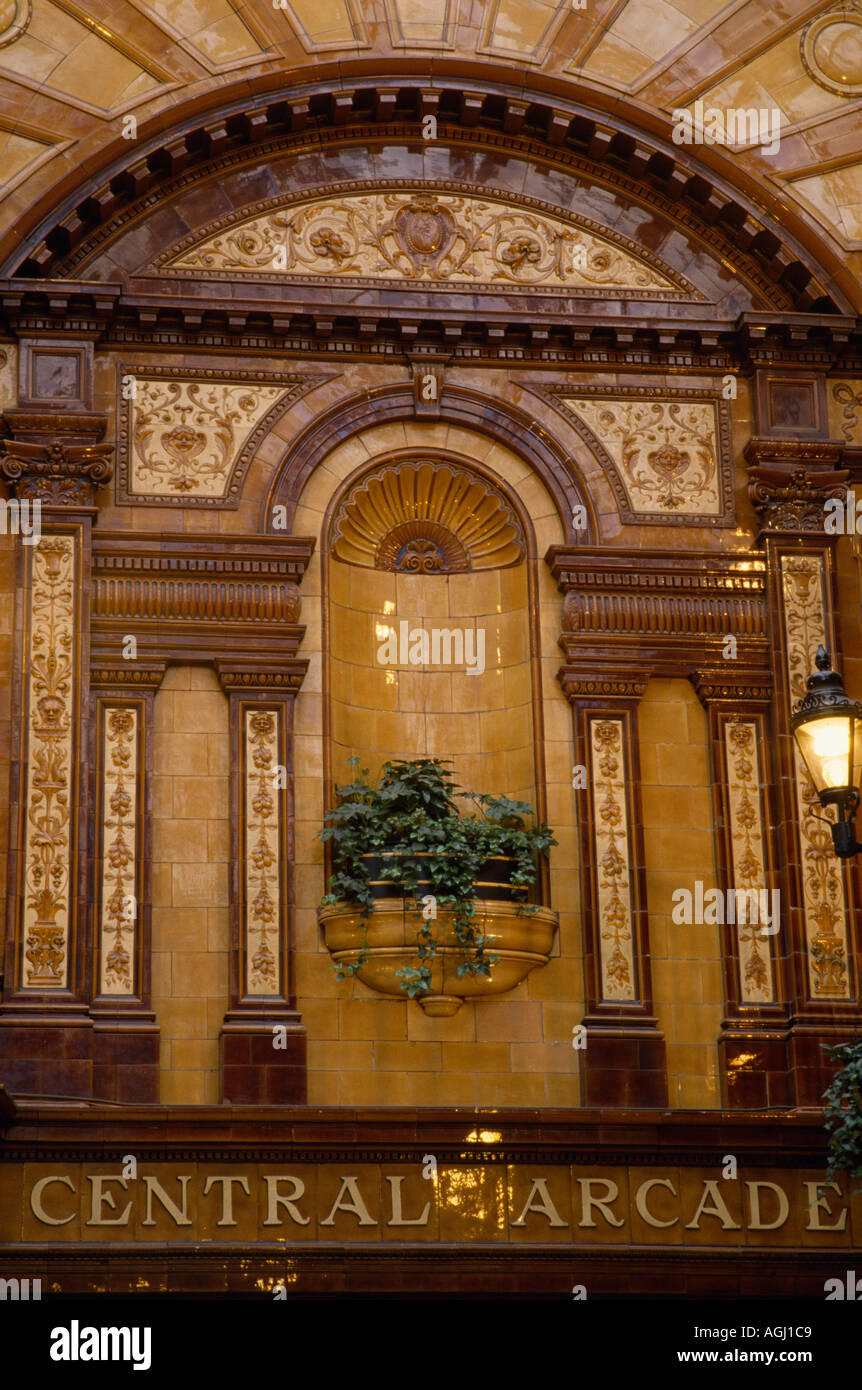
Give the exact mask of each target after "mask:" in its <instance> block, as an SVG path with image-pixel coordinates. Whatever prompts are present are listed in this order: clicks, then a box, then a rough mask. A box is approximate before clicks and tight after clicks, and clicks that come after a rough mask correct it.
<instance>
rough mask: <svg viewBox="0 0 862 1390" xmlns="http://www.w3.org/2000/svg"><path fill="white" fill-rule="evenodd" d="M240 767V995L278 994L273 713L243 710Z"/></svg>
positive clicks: (275, 733) (276, 763)
mask: <svg viewBox="0 0 862 1390" xmlns="http://www.w3.org/2000/svg"><path fill="white" fill-rule="evenodd" d="M245 769H246V785H245V846H244V862H245V911H246V958H245V992H246V994H247V995H257V996H259V995H277V994H279V992H280V987H281V955H280V950H279V921H280V914H281V892H280V876H281V859H280V854H279V843H280V823H279V803H280V799H281V798H280V796H279V794H278V790H277V787H278V769H279V756H278V718H277V715H276V713H275V711H274V710H271V709H259V708H246V711H245Z"/></svg>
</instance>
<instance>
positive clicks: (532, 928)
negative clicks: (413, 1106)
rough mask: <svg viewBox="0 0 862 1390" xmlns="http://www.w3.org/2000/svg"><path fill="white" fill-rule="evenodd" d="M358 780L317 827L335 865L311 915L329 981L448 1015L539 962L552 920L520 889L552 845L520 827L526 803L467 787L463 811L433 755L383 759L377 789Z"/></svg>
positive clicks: (536, 830)
mask: <svg viewBox="0 0 862 1390" xmlns="http://www.w3.org/2000/svg"><path fill="white" fill-rule="evenodd" d="M352 761H354V762H355V761H357V760H356V759H353V760H352ZM366 777H367V772H366V771H363V772H362V773H361V774H360V778H359V780H358V781H357V782H353V783H349V784H347V785H346V786H344V787H340V788H338V794H339V797H340V804H339V805H338V806H337V807H336V808H335V809H334V810H333V811H330V812H329V813H328V814H327V817H326V819H327V821H328V824H327V826H326V828H325V829H324V830H323V831H321V839H323V840H328V841H330V842H331V843H332V845H333V849H334V851H335V853H334V862H335V872H334V874H333V875H332V878H331V879H330V887H331V889H332V891H331V892H330V893H328V894H327V895H326V897H325V898H324V899H323V902H322V903H321V907H320V910H319V914H318V915H319V918H320V923H321V926H322V928H323V932H324V939H325V941H326V945H327V947H328V949H329V951H330V952H331V954H332V957H333V961H334V963H335V968H336V970H337V971H338V978H339V979H344V978H347V977H349V976H351V975H358V977H359V979H360V980H362V981H363V983H364V984H367V985H368V986H369V987H370V988H372V989H378V990H380V991H381V993H384V994H392V995H396V996H399V997H403V996H404V994H406V995H407V996H408V997H409V998H411V999H416V1000H418V1002H419V1003H420V1004H421V1005H422V1007H423V1008H424V1009H425V1011H426V1012H427V1013H430V1014H435V1015H446V1014H452V1013H455V1011H456V1010H457V1009H458V1008H459V1007H460V1005H461V1003H462V1001H463V1000H464V999H465V998H480V997H482V996H486V995H492V994H501V993H504V992H505V991H506V990H509V989H512V988H514V986H515V985H516V984H518V983H519V982H520V981H521V980H522V979H524V978H525V976H526V975H527V974H528V973H529V971H530V970H532V969H534V967H535V966H537V965H544V964H546V963H547V961H548V959H549V958H550V952H551V947H552V945H553V939H554V933H555V931H556V928H557V916H556V914H555V913H553V912H550V911H549V910H548V909H547V908H542V907H539V906H538V905H536V904H532V903H529V901H528V896H529V892H530V889H531V888H532V887H533V885H534V883H535V880H536V874H537V865H538V856H539V854H544V855H545V856H547V855H548V853H549V851H550V847H551V845H552V844H555V843H556V842H555V841H554V839H553V837H552V835H551V832H550V830H549V829H548V827H547V826H536V825H528V824H527V822H526V817H527V816H529V815H531V808H530V807H529V806H528V805H527V804H526V803H525V802H521V801H512V800H510V799H509V798H508V797H499V796H489V795H484V794H477V793H465V794H463V795H462V796H461V797H459V799H460V800H467V801H470V802H472V806H473V813H472V814H462V813H461V812H460V811H459V808H458V806H457V804H456V800H455V798H456V795H457V794H456V792H455V788H454V786H453V783H452V776H451V773H450V772H448V770H447V769H446V768H445V767H444V766H443V764H442V763H441V762H440V761H439V760H437V759H434V758H423V759H415V760H413V761H411V762H390V763H386V764H385V765H384V767H383V771H382V774H381V778H380V782H379V784H378V785H377V786H376V787H375V786H371V785H370V784H369V783H368V782H367V781H366V780H365V779H366Z"/></svg>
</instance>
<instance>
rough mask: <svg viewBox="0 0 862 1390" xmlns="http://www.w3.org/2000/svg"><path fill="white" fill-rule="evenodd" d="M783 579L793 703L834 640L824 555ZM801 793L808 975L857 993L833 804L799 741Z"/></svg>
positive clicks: (808, 558) (824, 990)
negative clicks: (826, 801) (823, 801)
mask: <svg viewBox="0 0 862 1390" xmlns="http://www.w3.org/2000/svg"><path fill="white" fill-rule="evenodd" d="M781 583H782V594H783V598H784V629H785V641H786V646H787V674H788V681H789V689H790V698H791V701H792V702H793V704H795V703H796V701H797V700H799V699H801V697H802V696H803V695H804V694H805V692H806V681H807V678H808V676H809V675H810V674H811V672H812V671H813V670H814V655H815V652H816V651H817V648H818V647H819V646H821V645H823V646H826V647H827V648H828V647H830V646H831V641H830V639H829V636H828V634H827V631H826V602H825V573H824V558H823V556H822V555H813V554H808V555H805V554H802V555H782V556H781ZM794 757H795V760H796V797H797V806H798V814H799V836H800V848H801V857H800V863H801V865H802V886H803V894H804V899H803V909H804V914H805V935H806V940H807V943H808V975H809V985H810V988H811V993H812V997H813V998H814V999H815V1000H816V999H847V998H850V997H852V995H851V988H850V981H849V979H848V973H847V927H846V912H847V908H846V902H845V895H844V878H843V874H842V871H841V861H840V860H838V859H836V857H835V854H834V850H833V845H832V835H831V833H830V831H829V827H828V825H825V824H824V818H825V819H827V820H832V819H834V808H833V807H827V808H824V807H822V806H821V805H820V801H819V800H818V797H817V792H816V791H815V788H814V784H813V783H812V781H811V778H810V777H809V775H808V769H807V768H806V766H805V763H804V762H803V759H802V755H801V754H800V752H799V750H798V748H796V747H795V745H794Z"/></svg>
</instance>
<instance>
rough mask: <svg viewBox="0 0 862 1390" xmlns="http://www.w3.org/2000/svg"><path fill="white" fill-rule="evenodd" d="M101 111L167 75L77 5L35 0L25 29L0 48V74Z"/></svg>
mask: <svg viewBox="0 0 862 1390" xmlns="http://www.w3.org/2000/svg"><path fill="white" fill-rule="evenodd" d="M4 72H5V73H6V74H8V75H9V76H12V77H14V78H16V79H17V80H19V81H23V82H25V83H27V84H28V85H32V86H35V87H38V88H45V89H47V90H48V91H49V92H52V93H56V94H57V95H58V96H60V97H65V98H69V99H71V100H72V101H74V102H76V103H79V104H81V105H83V106H86V107H90V108H94V109H95V110H97V111H101V112H104V113H107V112H113V111H114V110H115V109H116V108H118V107H119V108H122V107H124V106H128V105H130V104H131V103H132V102H135V101H137V100H140V99H141V98H143V97H145V96H146V95H147V94H148V93H152V92H154V91H155V90H156V89H157V88H159V87H160V86H163V85H164V83H165V81H166V80H167V74H165V73H163V72H162V71H161V70H160V69H159V68H158V67H157V66H156V64H155V62H154V61H153V62H149V61H148V60H147V59H146V58H145V57H144V56H143V55H141V54H140V53H138V52H136V51H135V49H134V48H133V47H132V46H131V45H130V44H128V43H126V42H125V41H124V40H122V39H120V38H119V37H118V36H117V35H116V34H114V33H112V32H111V31H110V30H109V29H108V28H106V27H105V26H104V25H102V24H98V23H96V21H95V20H93V19H92V18H91V17H90V16H89V15H88V14H87V13H86V12H85V11H84V10H83V9H81V10H78V9H77V7H76V6H72V5H70V4H67V3H66V0H63V3H62V4H53V3H51V0H35V4H34V6H33V13H32V18H31V19H30V22H29V24H28V25H27V27H26V29H25V30H24V31H23V32H22V33H21V34H20V35H19V36H18V37H17V38H14V39H13V40H12V41H11V42H9V43H7V44H6V45H5V46H4V47H3V48H0V73H4Z"/></svg>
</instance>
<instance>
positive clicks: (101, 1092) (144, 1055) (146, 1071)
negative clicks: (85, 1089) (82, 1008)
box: [93, 1015, 159, 1105]
mask: <svg viewBox="0 0 862 1390" xmlns="http://www.w3.org/2000/svg"><path fill="white" fill-rule="evenodd" d="M93 1024H94V1027H93V1094H94V1096H95V1097H96V1099H97V1100H111V1101H116V1102H119V1103H120V1104H123V1105H157V1104H158V1102H159V1027H158V1024H157V1023H156V1022H155V1019H154V1017H153V1015H143V1016H140V1015H127V1016H126V1017H125V1018H123V1017H120V1018H118V1017H116V1016H114V1017H112V1018H110V1019H108V1018H106V1019H102V1018H100V1017H99V1016H98V1015H97V1016H96V1017H95V1018H94V1020H93Z"/></svg>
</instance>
